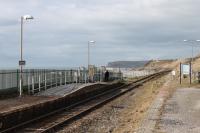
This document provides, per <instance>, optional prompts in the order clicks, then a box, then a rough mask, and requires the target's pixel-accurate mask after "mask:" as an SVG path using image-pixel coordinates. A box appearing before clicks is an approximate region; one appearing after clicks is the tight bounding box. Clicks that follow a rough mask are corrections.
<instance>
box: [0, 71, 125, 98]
mask: <svg viewBox="0 0 200 133" xmlns="http://www.w3.org/2000/svg"><path fill="white" fill-rule="evenodd" d="M22 76H23V81H22V84H23V91H24V92H26V93H29V94H34V93H36V92H39V91H41V90H46V89H48V88H52V87H55V86H61V85H66V84H69V83H87V82H89V81H88V70H86V69H80V68H78V69H67V70H58V69H56V70H55V69H24V70H23V73H22ZM19 77H20V71H19V70H18V69H16V70H0V90H3V89H4V90H5V89H15V90H18V88H19ZM121 77H122V74H121V73H120V72H119V73H116V72H110V79H111V80H115V79H121ZM103 79H104V72H103V71H101V69H97V70H96V71H95V73H94V77H93V82H97V81H103Z"/></svg>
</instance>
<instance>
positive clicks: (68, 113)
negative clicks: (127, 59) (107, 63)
mask: <svg viewBox="0 0 200 133" xmlns="http://www.w3.org/2000/svg"><path fill="white" fill-rule="evenodd" d="M167 72H168V71H164V72H159V73H156V74H153V75H150V76H147V77H144V78H142V79H139V80H137V81H134V82H132V83H129V84H126V85H122V86H120V87H118V88H115V89H112V90H108V91H105V92H103V93H101V94H98V95H95V96H93V97H90V98H88V99H85V100H83V101H80V102H77V103H75V104H73V105H71V106H68V107H65V108H62V109H59V110H57V111H54V112H51V113H49V114H46V115H44V116H41V117H38V118H35V119H33V120H30V121H27V122H25V123H22V124H20V125H16V126H13V127H12V128H9V129H6V130H4V131H2V133H7V132H18V133H48V132H55V131H56V130H58V129H60V127H62V126H63V125H64V124H68V123H70V122H72V121H73V120H76V119H79V118H81V117H82V116H84V115H86V114H88V113H90V112H91V111H93V110H95V109H97V108H99V107H101V106H102V105H104V104H106V103H108V102H110V101H112V100H113V99H115V98H117V97H119V96H121V95H123V94H125V93H126V92H128V91H131V90H132V89H134V88H136V87H138V86H140V85H142V84H144V83H145V82H147V81H149V80H151V79H153V78H155V77H159V76H161V75H163V74H165V73H167Z"/></svg>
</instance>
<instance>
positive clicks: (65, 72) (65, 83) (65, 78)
mask: <svg viewBox="0 0 200 133" xmlns="http://www.w3.org/2000/svg"><path fill="white" fill-rule="evenodd" d="M66 82H67V74H66V71H65V85H66Z"/></svg>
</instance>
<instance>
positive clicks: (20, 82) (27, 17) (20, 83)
mask: <svg viewBox="0 0 200 133" xmlns="http://www.w3.org/2000/svg"><path fill="white" fill-rule="evenodd" d="M31 19H33V16H31V15H24V16H21V45H20V61H19V66H20V80H19V95H20V97H21V96H22V87H23V85H22V81H23V77H22V73H23V66H24V65H25V64H26V62H25V61H24V60H23V24H24V20H31Z"/></svg>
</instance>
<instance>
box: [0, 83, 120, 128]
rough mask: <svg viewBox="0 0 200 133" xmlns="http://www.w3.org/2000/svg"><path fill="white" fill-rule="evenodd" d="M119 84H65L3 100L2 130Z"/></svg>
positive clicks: (0, 111) (1, 104)
mask: <svg viewBox="0 0 200 133" xmlns="http://www.w3.org/2000/svg"><path fill="white" fill-rule="evenodd" d="M119 85H120V83H118V82H112V83H90V84H71V85H66V86H64V85H63V86H59V87H56V88H51V89H48V90H46V91H43V92H40V93H38V94H35V95H32V96H23V97H16V98H11V99H5V100H1V101H0V132H2V131H5V132H6V130H5V129H10V128H15V126H13V125H19V124H20V123H24V122H27V121H29V120H32V119H34V118H36V117H40V116H42V115H45V114H47V113H50V112H52V111H54V110H58V109H60V108H63V107H66V106H70V105H71V104H73V103H76V102H78V101H80V100H81V99H85V98H87V97H89V96H91V95H93V94H96V93H97V94H98V93H99V92H101V91H105V90H106V89H109V88H115V87H117V86H119Z"/></svg>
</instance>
